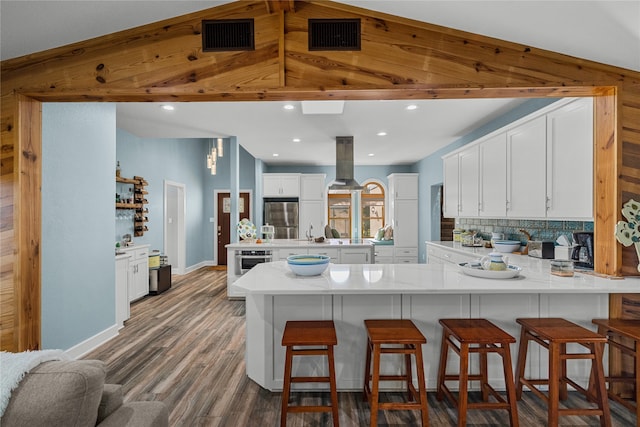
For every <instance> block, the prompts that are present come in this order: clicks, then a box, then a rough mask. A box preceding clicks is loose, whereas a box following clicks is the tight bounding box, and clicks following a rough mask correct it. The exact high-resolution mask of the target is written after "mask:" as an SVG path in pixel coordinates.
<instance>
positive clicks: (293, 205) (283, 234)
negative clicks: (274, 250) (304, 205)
mask: <svg viewBox="0 0 640 427" xmlns="http://www.w3.org/2000/svg"><path fill="white" fill-rule="evenodd" d="M263 212H264V225H267V224H269V225H273V228H274V231H275V234H274V236H273V237H274V239H297V238H298V199H297V198H282V199H280V198H277V199H264V211H263Z"/></svg>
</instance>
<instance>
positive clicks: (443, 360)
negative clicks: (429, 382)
mask: <svg viewBox="0 0 640 427" xmlns="http://www.w3.org/2000/svg"><path fill="white" fill-rule="evenodd" d="M448 336H449V335H448V334H447V332H446V330H444V329H443V331H442V343H441V345H440V365H439V366H438V389H437V391H436V399H437V400H438V402H439V401H441V400H442V399H443V397H444V391H443V389H442V387H443V386H444V376H445V375H446V373H447V356H448V355H449V340H448Z"/></svg>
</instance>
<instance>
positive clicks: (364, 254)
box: [340, 248, 374, 264]
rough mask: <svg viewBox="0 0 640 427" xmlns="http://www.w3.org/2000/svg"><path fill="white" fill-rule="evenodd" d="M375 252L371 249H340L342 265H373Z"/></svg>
mask: <svg viewBox="0 0 640 427" xmlns="http://www.w3.org/2000/svg"><path fill="white" fill-rule="evenodd" d="M373 262H374V258H373V250H372V249H370V248H361V249H358V248H353V249H340V264H372V263H373Z"/></svg>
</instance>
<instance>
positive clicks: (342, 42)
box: [309, 19, 360, 50]
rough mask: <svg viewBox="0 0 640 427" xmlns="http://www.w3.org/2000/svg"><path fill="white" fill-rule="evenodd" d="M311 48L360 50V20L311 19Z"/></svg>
mask: <svg viewBox="0 0 640 427" xmlns="http://www.w3.org/2000/svg"><path fill="white" fill-rule="evenodd" d="M309 50H360V20H359V19H309Z"/></svg>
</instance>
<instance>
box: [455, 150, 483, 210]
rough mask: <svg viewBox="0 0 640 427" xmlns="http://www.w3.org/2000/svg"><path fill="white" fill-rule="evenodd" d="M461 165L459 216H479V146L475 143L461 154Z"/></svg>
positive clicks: (459, 162)
mask: <svg viewBox="0 0 640 427" xmlns="http://www.w3.org/2000/svg"><path fill="white" fill-rule="evenodd" d="M458 165H459V167H460V208H459V212H458V216H461V217H476V216H478V193H479V184H478V175H479V163H478V146H477V145H475V146H473V147H471V148H469V149H468V150H465V151H462V152H461V153H460V154H459V160H458Z"/></svg>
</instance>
